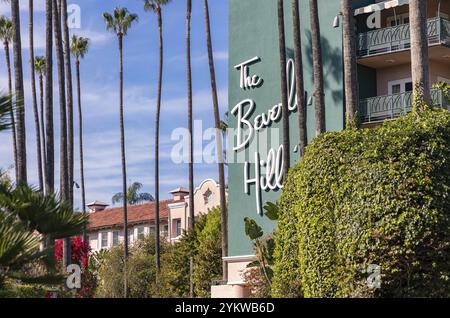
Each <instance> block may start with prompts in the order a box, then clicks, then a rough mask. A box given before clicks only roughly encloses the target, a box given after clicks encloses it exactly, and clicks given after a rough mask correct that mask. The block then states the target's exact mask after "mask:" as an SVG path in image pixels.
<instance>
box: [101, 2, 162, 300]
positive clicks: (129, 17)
mask: <svg viewBox="0 0 450 318" xmlns="http://www.w3.org/2000/svg"><path fill="white" fill-rule="evenodd" d="M103 18H104V19H105V22H106V29H107V30H110V31H112V32H114V33H115V34H117V39H118V41H119V69H120V71H119V74H120V87H119V90H120V101H119V110H120V145H121V151H122V189H123V195H124V200H123V223H124V245H125V246H124V254H125V259H124V266H125V269H124V273H125V274H124V295H125V298H127V297H128V279H127V276H126V273H127V259H128V211H127V169H126V160H125V158H126V157H125V126H124V120H123V37H124V36H126V35H127V33H128V30H129V28H130V27H131V25H132V24H133V23H134V22H137V20H138V16H137V15H136V14H131V13H130V12H129V11H128V9H126V8H120V7H116V8H115V9H114V12H113V14H110V13H108V12H105V13H103ZM157 232H158V231H157Z"/></svg>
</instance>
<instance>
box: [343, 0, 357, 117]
mask: <svg viewBox="0 0 450 318" xmlns="http://www.w3.org/2000/svg"><path fill="white" fill-rule="evenodd" d="M341 11H342V18H343V22H342V28H343V30H342V32H343V48H344V53H343V54H344V86H345V113H346V121H347V125H348V124H350V125H351V123H355V119H356V118H355V117H356V116H357V110H358V77H357V76H358V75H357V72H358V70H357V64H356V31H355V23H354V20H353V9H352V3H351V1H350V0H342V1H341Z"/></svg>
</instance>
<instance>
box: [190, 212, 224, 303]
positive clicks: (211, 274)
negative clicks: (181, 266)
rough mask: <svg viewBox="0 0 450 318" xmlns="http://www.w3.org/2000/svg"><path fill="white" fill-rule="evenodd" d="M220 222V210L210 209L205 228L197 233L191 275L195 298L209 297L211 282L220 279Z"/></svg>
mask: <svg viewBox="0 0 450 318" xmlns="http://www.w3.org/2000/svg"><path fill="white" fill-rule="evenodd" d="M220 220H221V218H220V209H219V208H215V209H212V210H211V211H209V213H208V214H207V216H206V224H205V227H204V228H203V229H202V230H201V232H200V233H199V237H198V244H197V254H196V255H195V256H194V272H193V275H192V281H193V284H194V290H195V295H196V296H197V297H201V298H206V297H210V296H211V284H212V282H213V281H214V280H220V279H221V278H222V243H221V242H222V240H221V238H222V235H221V227H220ZM188 266H189V263H188Z"/></svg>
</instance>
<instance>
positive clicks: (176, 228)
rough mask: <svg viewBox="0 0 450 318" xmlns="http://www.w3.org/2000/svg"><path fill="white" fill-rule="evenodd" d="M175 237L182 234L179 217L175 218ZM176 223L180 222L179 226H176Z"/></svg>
mask: <svg viewBox="0 0 450 318" xmlns="http://www.w3.org/2000/svg"><path fill="white" fill-rule="evenodd" d="M174 221H175V233H174V234H175V237H180V236H181V234H183V224H182V222H181V219H175V220H174ZM178 224H180V226H179V227H178ZM178 228H179V229H180V233H178Z"/></svg>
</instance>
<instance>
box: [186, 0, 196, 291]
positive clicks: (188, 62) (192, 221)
mask: <svg viewBox="0 0 450 318" xmlns="http://www.w3.org/2000/svg"><path fill="white" fill-rule="evenodd" d="M191 16H192V0H187V10H186V65H187V84H188V130H189V229H190V230H191V231H193V230H194V226H195V210H194V147H193V146H194V138H193V136H194V131H193V119H192V117H193V116H192V67H191ZM193 266H194V259H193V257H191V258H190V261H189V267H190V270H189V273H190V274H189V281H190V284H189V285H190V287H189V294H190V296H191V298H194V296H195V293H194V284H193V283H192V272H193Z"/></svg>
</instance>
